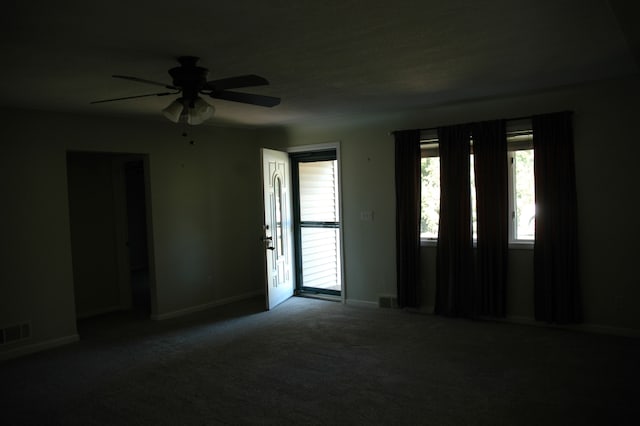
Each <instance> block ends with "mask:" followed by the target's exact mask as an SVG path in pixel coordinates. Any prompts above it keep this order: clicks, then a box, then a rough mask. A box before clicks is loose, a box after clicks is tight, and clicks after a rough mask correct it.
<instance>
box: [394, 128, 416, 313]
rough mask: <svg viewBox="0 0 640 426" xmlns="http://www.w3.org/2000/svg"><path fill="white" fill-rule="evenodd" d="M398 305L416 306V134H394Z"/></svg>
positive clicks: (414, 132)
mask: <svg viewBox="0 0 640 426" xmlns="http://www.w3.org/2000/svg"><path fill="white" fill-rule="evenodd" d="M394 136H395V184H396V275H397V289H398V305H399V306H400V307H408V308H417V307H419V306H420V296H419V287H420V206H421V175H420V131H419V130H406V131H401V132H395V133H394Z"/></svg>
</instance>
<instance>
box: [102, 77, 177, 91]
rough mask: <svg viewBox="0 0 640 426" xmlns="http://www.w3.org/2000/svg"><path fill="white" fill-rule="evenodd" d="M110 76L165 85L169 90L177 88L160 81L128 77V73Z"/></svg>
mask: <svg viewBox="0 0 640 426" xmlns="http://www.w3.org/2000/svg"><path fill="white" fill-rule="evenodd" d="M111 77H113V78H122V79H124V80H131V81H135V82H138V83H146V84H153V85H154V86H160V87H165V88H167V89H171V90H178V88H177V87H175V86H172V85H170V84H164V83H160V82H158V81H153V80H145V79H144V78H138V77H130V76H128V75H112V76H111Z"/></svg>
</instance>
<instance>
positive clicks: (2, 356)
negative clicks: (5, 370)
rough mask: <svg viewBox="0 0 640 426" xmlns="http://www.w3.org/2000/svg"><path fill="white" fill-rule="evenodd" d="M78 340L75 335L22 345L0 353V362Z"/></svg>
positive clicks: (78, 337)
mask: <svg viewBox="0 0 640 426" xmlns="http://www.w3.org/2000/svg"><path fill="white" fill-rule="evenodd" d="M78 340H80V336H78V335H77V334H72V335H70V336H64V337H59V338H57V339H50V340H45V341H44V342H38V343H32V344H30V345H24V346H19V347H17V348H13V349H9V350H6V351H0V361H6V360H8V359H12V358H18V357H21V356H25V355H29V354H32V353H35V352H40V351H44V350H47V349H53V348H56V347H58V346H64V345H68V344H69V343H75V342H77V341H78Z"/></svg>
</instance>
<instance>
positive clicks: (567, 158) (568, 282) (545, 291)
mask: <svg viewBox="0 0 640 426" xmlns="http://www.w3.org/2000/svg"><path fill="white" fill-rule="evenodd" d="M532 124H533V149H534V174H535V182H536V188H535V197H536V230H535V246H534V285H535V289H534V296H535V317H536V320H539V321H547V322H550V323H558V324H567V323H577V322H580V321H581V320H582V313H581V303H580V289H579V279H578V278H579V277H578V226H577V220H578V217H577V216H578V214H577V194H576V178H575V160H574V150H573V129H572V113H571V112H561V113H554V114H545V115H538V116H534V117H533V120H532Z"/></svg>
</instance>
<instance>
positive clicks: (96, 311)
mask: <svg viewBox="0 0 640 426" xmlns="http://www.w3.org/2000/svg"><path fill="white" fill-rule="evenodd" d="M124 309H125V308H124V307H122V306H120V305H116V306H109V307H108V308H101V309H94V310H92V311H86V312H79V313H77V314H76V318H77V319H84V318H90V317H95V316H97V315H102V314H108V313H109V312H116V311H122V310H124Z"/></svg>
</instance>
